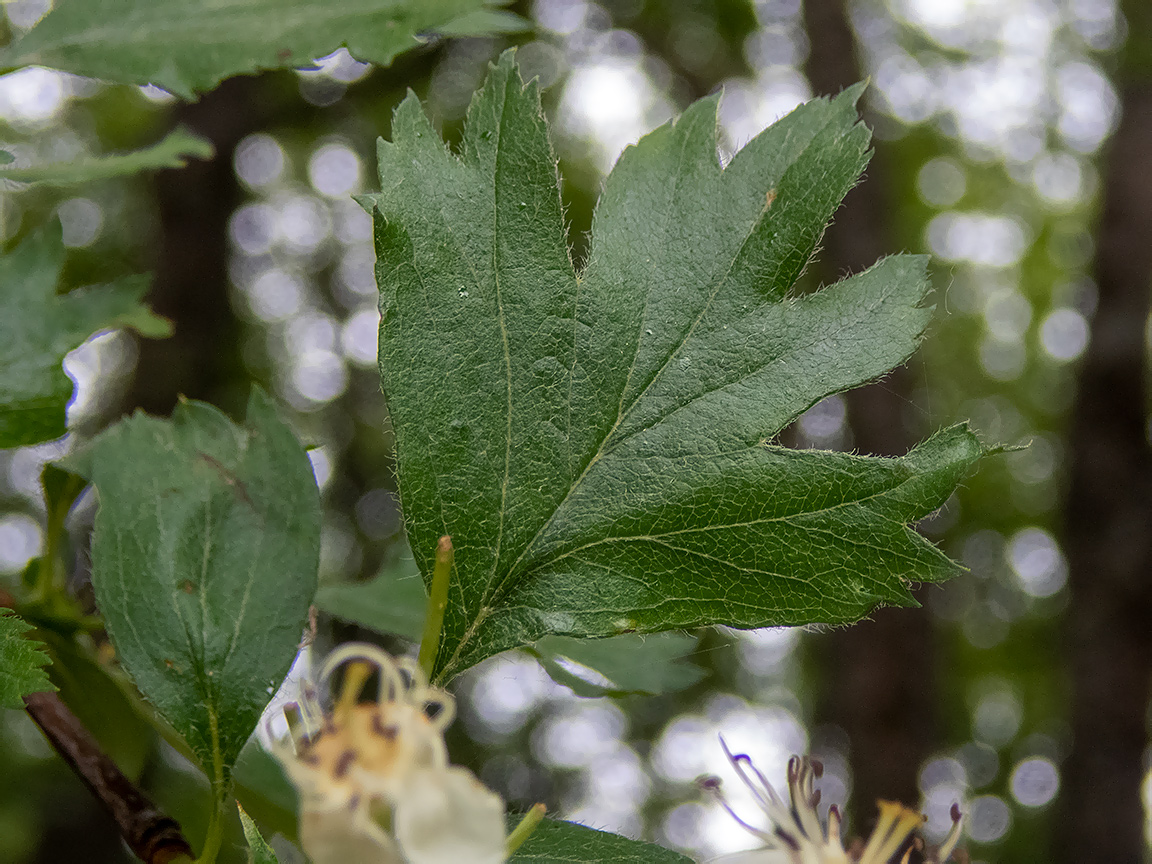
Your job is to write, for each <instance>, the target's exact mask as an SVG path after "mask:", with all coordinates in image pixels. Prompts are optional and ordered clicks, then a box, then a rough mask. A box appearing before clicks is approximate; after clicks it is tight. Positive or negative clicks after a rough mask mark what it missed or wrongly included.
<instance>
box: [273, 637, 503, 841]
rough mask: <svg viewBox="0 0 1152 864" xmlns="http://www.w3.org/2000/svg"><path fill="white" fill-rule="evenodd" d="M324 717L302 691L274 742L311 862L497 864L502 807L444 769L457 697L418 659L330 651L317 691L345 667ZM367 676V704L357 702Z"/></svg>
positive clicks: (458, 772)
mask: <svg viewBox="0 0 1152 864" xmlns="http://www.w3.org/2000/svg"><path fill="white" fill-rule="evenodd" d="M345 664H347V666H346V671H345V675H344V686H343V690H342V693H341V696H340V698H339V700H338V701H337V703H336V705H335V707H334V708H333V709H332V710H331V711H325V710H324V709H323V707H322V705H321V704H320V702H319V700H318V698H317V696H316V693H315V690H314V689H313V688H311V687H309V688H306V689H305V692H304V698H303V700H302V701H301V703H300V704H299V705H290V706H288V709H287V710H286V714H287V715H288V717H289V729H290V732H291V734H290V735H289V736H288V738H284V739H273V753H274V755H275V756H276V757H277V758H278V759H279V760H280V761H281V763H283V765H284V767H285V770H286V771H287V773H288V776H289V778H290V779H291V780H292V782H293V783H294V784H295V785H296V788H297V790H298V792H299V796H300V841H301V845H302V846H303V847H304V851H305V852H306V853H307V854H308V856H309V858H311V860H312V861H313V864H458V862H460V861H468V862H470V864H503V862H504V861H505V860H506V857H507V856H506V852H505V837H504V807H503V804H502V803H501V801H500V799H499V797H497V796H496V795H495V794H493V793H492V792H490V791H489V790H488V789H487V788H485V787H484V786H483V785H481V784H480V782H479V781H478V780H476V778H475V777H474V776H473V775H472V774H471V772H469V771H468V770H467V769H464V768H460V767H456V766H452V765H450V764H449V763H448V755H447V751H446V749H445V747H444V730H445V729H446V728H447V727H448V725H449V724H450V723H451V722H452V719H453V717H454V716H455V712H456V704H455V702H454V701H453V699H452V697H451V696H450V695H449V694H447V693H445V692H444V691H443V690H440V689H438V688H435V687H431V686H429V685H428V681H427V678H426V677H425V675H424V673H423V671H421V669H420V667H419V666H418V665H417V664H416V662H415V661H413V660H411V659H409V658H400V659H394V658H393V657H391V656H390V655H388V654H387V653H385V652H384V651H381V650H380V649H378V648H376V647H374V646H371V645H360V644H350V645H344V646H341V647H340V648H337V649H336V650H335V651H334V652H332V654H330V655H329V656H328V658H327V660H326V661H325V663H324V666H323V667H322V669H321V672H320V676H319V681H318V682H317V683H318V684H319V685H320V686H321V688H323V687H324V685H326V684H327V682H328V681H329V679H330V678H331V677H332V674H333V673H334V672H335V671H336V669H337V668H339V667H340V666H344V665H345ZM373 669H374V670H375V671H376V673H377V674H378V676H379V693H378V696H377V698H376V701H374V702H363V703H361V702H359V696H360V690H361V687H362V686H363V684H364V683H365V681H366V680H367V678H368V677H369V676H370V675H371V673H372V671H373Z"/></svg>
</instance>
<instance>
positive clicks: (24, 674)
mask: <svg viewBox="0 0 1152 864" xmlns="http://www.w3.org/2000/svg"><path fill="white" fill-rule="evenodd" d="M31 629H32V626H31V625H30V624H28V623H27V622H26V621H24V620H23V619H22V618H20V617H18V616H17V615H16V613H15V612H13V611H12V610H11V609H6V608H3V607H0V708H23V707H24V703H23V701H22V700H23V698H24V697H25V696H27V695H28V694H30V693H42V692H44V691H46V690H55V689H56V688H55V687H54V686H53V685H52V682H51V681H49V680H48V670H47V669H45V668H44V667H45V666H46V665H47V664H48V662H49V657H48V654H47V652H46V651H45V650H44V645H43V644H42V643H40V642H37V641H35V640H32V639H29V638H27V637H26V636H25V635H24V634H25V633H27V632H28V631H29V630H31Z"/></svg>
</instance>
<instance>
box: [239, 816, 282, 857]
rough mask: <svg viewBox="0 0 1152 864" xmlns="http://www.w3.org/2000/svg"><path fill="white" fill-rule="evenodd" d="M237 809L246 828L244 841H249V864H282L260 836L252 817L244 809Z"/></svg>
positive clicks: (241, 822)
mask: <svg viewBox="0 0 1152 864" xmlns="http://www.w3.org/2000/svg"><path fill="white" fill-rule="evenodd" d="M237 809H238V810H239V811H240V824H241V825H243V826H244V839H245V840H247V841H248V864H280V862H279V859H277V857H276V853H275V852H273V851H272V847H271V846H269V845H268V844H267V843H266V842H265V841H264V838H263V837H261V836H260V829H259V828H257V827H256V823H255V822H253V821H252V817H251V816H249V815H248V814H247V813H245V812H244V808H243V807H240V806H239V805H237Z"/></svg>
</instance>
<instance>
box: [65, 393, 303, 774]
mask: <svg viewBox="0 0 1152 864" xmlns="http://www.w3.org/2000/svg"><path fill="white" fill-rule="evenodd" d="M63 464H64V466H65V467H66V468H67V469H69V470H72V471H75V472H76V473H78V474H81V475H83V476H85V477H87V478H88V479H89V480H91V481H92V483H93V484H94V485H95V486H96V490H97V492H98V493H99V500H100V509H99V511H98V512H97V515H96V524H95V528H94V531H93V537H92V584H93V587H94V588H95V592H96V602H97V605H98V606H99V607H100V611H101V613H102V614H103V616H104V620H105V624H106V627H107V630H108V635H109V636H110V637H111V639H112V642H113V644H114V646H115V647H116V652H117V655H118V657H119V659H120V662H121V665H122V666H123V667H124V668H125V669H126V670H127V672H128V673H129V674H130V675H131V676H132V678H133V680H135V682H136V685H137V686H138V687H139V688H140V691H141V692H142V693H143V694H144V696H145V697H146V698H147V699H148V700H149V701H150V702H151V703H152V704H153V705H154V706H155V708H156V710H157V712H158V713H159V714H160V715H161V716H162V717H163V718H164V719H166V720H167V721H168V722H169V723H171V724H172V726H173V727H174V728H175V729H176V731H177V732H179V733H180V735H181V736H183V738H184V740H185V741H186V742H187V743H188V746H189V747H190V748H191V750H192V752H193V753H194V754H195V755H196V757H197V758H198V759H199V760H200V762H201V764H202V765H203V767H204V769H205V771H206V773H207V774H208V777H209V779H210V780H211V781H212V783H213V785H214V787H215V788H217V789H218V790H219V789H222V788H224V786H225V785H226V784H227V782H228V780H229V777H230V772H231V768H232V765H233V763H234V762H235V761H236V757H237V755H238V754H239V753H240V750H241V748H242V747H243V746H244V743H245V742H246V741H247V740H248V737H249V735H250V734H251V733H252V730H253V729H254V728H255V726H256V723H257V721H258V720H259V718H260V713H261V711H262V710H263V708H264V706H265V705H266V704H267V702H268V700H269V699H270V698H271V694H272V693H273V692H274V691H275V689H276V687H278V686H279V684H280V682H281V681H282V680H283V678H284V675H285V674H286V673H287V671H288V668H289V666H290V665H291V663H292V660H293V658H294V657H295V655H296V649H297V646H298V644H299V641H300V636H301V633H302V632H303V628H304V626H305V621H306V619H307V615H308V607H309V604H311V602H312V598H313V595H314V594H315V593H316V571H317V566H318V561H319V549H320V503H319V493H318V492H317V489H316V482H315V478H314V477H313V475H312V469H311V465H310V463H309V461H308V457H307V456H306V455H305V452H304V448H303V447H302V446H301V445H300V442H299V441H297V440H296V437H295V436H294V435H293V433H292V431H291V430H290V429H289V428H288V427H287V426H285V425H284V423H283V422H281V421H280V419H279V418H278V417H277V416H276V410H275V407H274V405H273V404H272V402H271V400H270V399H269V398H268V397H267V396H266V395H264V393H263V392H261V391H260V390H254V391H253V393H252V397H251V399H250V400H249V403H248V417H247V420H246V422H245V425H244V426H243V427H239V426H237V425H235V424H234V423H232V421H230V420H229V419H228V418H227V417H225V416H224V415H223V414H221V413H220V412H219V411H218V410H217V409H216V408H213V407H212V406H211V405H207V404H204V403H201V402H183V403H181V404H180V405H178V406H177V408H176V410H175V411H174V412H173V415H172V418H171V420H161V419H158V418H155V417H149V416H147V415H145V414H140V413H138V414H135V415H134V416H132V417H129V418H126V419H124V420H122V421H120V422H119V423H117V424H116V425H115V426H113V427H111V428H110V429H107V430H106V431H104V432H103V433H101V434H100V435H99V436H97V437H96V438H95V439H93V441H92V442H91V443H90V444H89V445H88V446H87V447H86V448H85V449H83V450H82V451H80V452H79V453H76V454H73V455H71V456H68V457H67V458H66V459H65V460H64V462H63Z"/></svg>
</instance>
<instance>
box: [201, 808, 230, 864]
mask: <svg viewBox="0 0 1152 864" xmlns="http://www.w3.org/2000/svg"><path fill="white" fill-rule="evenodd" d="M223 842H224V798H223V797H222V796H217V797H216V800H215V801H213V802H212V815H211V816H209V817H208V831H207V833H206V834H205V835H204V848H203V849H201V850H200V857H199V858H197V859H196V862H195V864H216V856H217V855H218V854H219V853H220V846H221V845H222V844H223Z"/></svg>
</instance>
